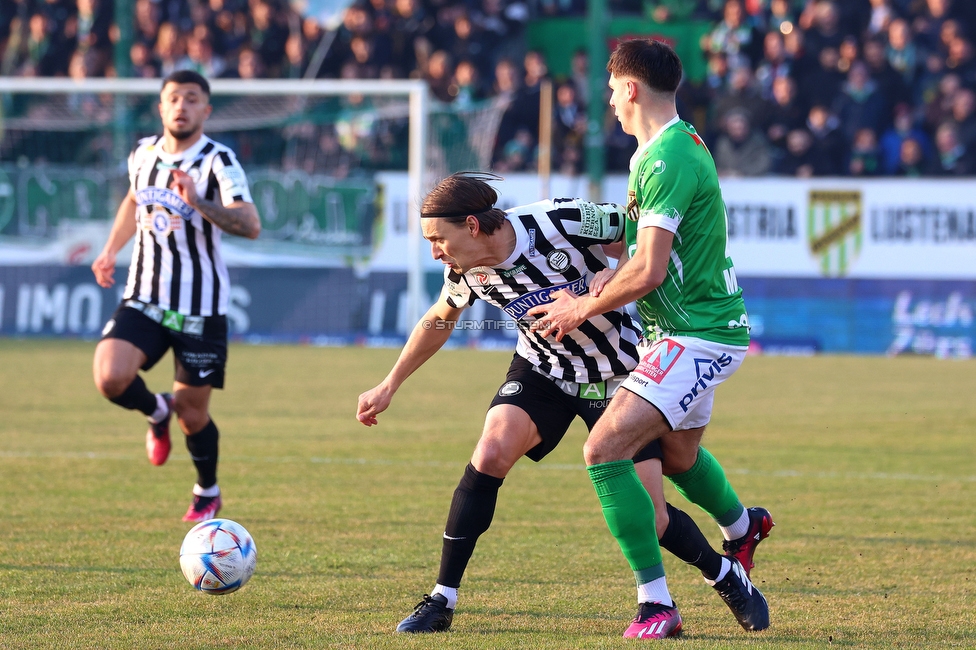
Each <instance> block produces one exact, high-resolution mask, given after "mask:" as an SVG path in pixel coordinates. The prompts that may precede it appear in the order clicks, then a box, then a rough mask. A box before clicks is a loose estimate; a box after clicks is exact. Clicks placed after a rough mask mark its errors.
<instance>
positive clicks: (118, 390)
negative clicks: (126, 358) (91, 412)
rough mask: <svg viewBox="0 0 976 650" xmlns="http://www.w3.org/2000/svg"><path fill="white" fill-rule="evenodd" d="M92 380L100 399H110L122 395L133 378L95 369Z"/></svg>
mask: <svg viewBox="0 0 976 650" xmlns="http://www.w3.org/2000/svg"><path fill="white" fill-rule="evenodd" d="M94 379H95V388H97V389H98V392H99V393H101V394H102V397H105V398H106V399H111V398H113V397H118V396H119V395H121V394H122V393H124V392H125V389H126V388H128V387H129V384H131V383H132V380H133V379H135V377H130V376H128V375H123V374H119V373H112V372H106V371H104V370H101V369H99V368H96V369H95V372H94Z"/></svg>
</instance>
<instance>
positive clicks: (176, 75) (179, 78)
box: [163, 70, 210, 97]
mask: <svg viewBox="0 0 976 650" xmlns="http://www.w3.org/2000/svg"><path fill="white" fill-rule="evenodd" d="M166 84H196V85H198V86H200V89H201V90H202V91H203V92H205V93H206V94H207V96H208V97H209V96H210V84H209V83H207V80H206V78H204V76H203V75H202V74H200V73H199V72H195V71H193V70H175V71H173V72H171V73H169V75H167V76H166V78H165V79H163V88H165V87H166Z"/></svg>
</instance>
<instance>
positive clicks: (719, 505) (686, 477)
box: [668, 447, 745, 526]
mask: <svg viewBox="0 0 976 650" xmlns="http://www.w3.org/2000/svg"><path fill="white" fill-rule="evenodd" d="M668 479H669V480H670V481H671V483H672V484H673V485H674V487H675V488H676V489H677V490H678V492H679V493H680V494H681V496H683V497H684V498H686V499H688V500H689V501H691V502H692V503H694V504H695V505H696V506H698V507H699V508H701V509H702V510H704V511H705V512H707V513H708V514H709V515H710V516H711V517H712V519H714V520H715V521H716V522H718V525H719V526H730V525H732V524H734V523H735V522H736V521H737V520H738V519H739V517H740V516H742V513H743V511H744V510H745V508H744V507H743V506H742V502H741V501H739V497H738V496H737V495H736V493H735V490H733V489H732V485H731V484H730V483H729V480H728V479H727V478H725V470H723V469H722V466H721V465H719V464H718V461H717V460H715V457H714V456H712V455H711V454H710V453H708V450H707V449H705V448H704V447H699V448H698V459H697V460H696V461H695V464H694V465H692V467H691V469H689V470H688V471H687V472H685V473H683V474H675V475H674V476H669V477H668Z"/></svg>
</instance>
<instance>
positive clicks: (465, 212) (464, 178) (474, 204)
mask: <svg viewBox="0 0 976 650" xmlns="http://www.w3.org/2000/svg"><path fill="white" fill-rule="evenodd" d="M500 180H502V177H501V176H498V175H497V174H487V173H479V172H457V173H456V174H451V175H450V176H448V177H447V178H445V179H444V180H442V181H441V182H440V183H438V184H437V185H436V186H435V187H434V189H432V190H431V191H430V192H429V193H428V194H427V196H426V197H424V204H423V205H422V206H421V208H420V217H421V218H422V219H443V220H444V221H447V222H448V223H451V224H454V225H461V224H463V223H464V222H465V220H466V219H467V218H468V217H469V216H473V217H474V218H475V219H477V220H478V224H479V225H480V227H481V230H482V231H484V233H485V234H486V235H491V234H492V233H494V232H495V230H497V229H498V228H500V227H501V225H502V224H503V223H505V211H504V210H501V209H500V208H496V207H495V202H496V201H498V192H496V191H495V188H493V187H492V186H491V185H489V184H488V181H500Z"/></svg>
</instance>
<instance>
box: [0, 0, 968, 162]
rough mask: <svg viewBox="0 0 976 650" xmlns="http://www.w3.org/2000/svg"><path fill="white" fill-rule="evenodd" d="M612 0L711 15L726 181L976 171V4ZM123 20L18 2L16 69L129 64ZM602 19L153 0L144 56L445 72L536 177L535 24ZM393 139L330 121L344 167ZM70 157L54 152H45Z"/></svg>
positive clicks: (6, 34) (140, 29)
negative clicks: (336, 12)
mask: <svg viewBox="0 0 976 650" xmlns="http://www.w3.org/2000/svg"><path fill="white" fill-rule="evenodd" d="M610 7H611V9H612V11H613V12H614V13H615V15H620V14H628V13H629V14H632V15H635V16H644V17H647V18H648V19H652V20H655V21H657V22H658V23H667V22H672V21H691V20H697V21H708V23H709V24H710V25H711V28H710V29H709V30H708V31H707V33H706V35H705V36H704V37H703V38H702V40H701V50H702V57H703V58H704V59H705V60H706V61H707V73H706V74H705V75H704V77H703V78H702V79H701V80H699V81H692V80H686V81H685V83H684V84H683V85H682V88H681V89H680V91H679V110H680V112H681V114H682V115H683V116H685V117H686V118H687V119H690V120H691V121H693V122H694V123H695V124H696V126H697V127H698V128H699V130H700V131H701V132H703V133H705V134H706V139H707V141H708V142H710V143H713V149H714V151H715V153H716V157H717V158H719V159H720V167H721V169H722V173H723V174H725V175H740V176H747V175H762V174H781V175H790V176H793V175H796V176H811V175H812V176H818V175H847V174H852V175H858V176H862V175H907V176H919V175H922V176H959V175H970V174H972V173H973V171H974V170H976V49H974V43H976V2H972V1H970V0H844V1H838V0H724V1H723V0H698V1H697V2H693V1H691V0H643V2H640V1H638V0H612V1H611V2H610ZM112 12H113V5H112V3H111V2H109V1H108V0H0V53H2V58H0V74H3V75H21V76H70V77H75V78H81V77H99V76H115V75H116V71H115V68H114V65H113V60H114V59H113V43H114V42H117V41H118V29H117V28H116V26H115V25H114V24H113V16H112ZM584 12H585V2H582V1H581V0H356V1H355V2H354V3H353V4H352V5H351V6H349V7H348V8H347V9H346V10H345V11H344V13H343V16H342V22H341V24H340V25H339V27H338V28H337V29H335V30H327V29H325V28H323V26H322V25H321V24H319V22H318V21H317V20H316V19H315V18H314V17H311V16H303V15H301V14H299V13H298V12H296V10H295V9H293V8H292V5H290V4H289V3H287V2H285V1H284V0H136V1H135V3H134V17H133V24H134V39H133V42H132V45H131V47H130V50H129V57H130V60H131V68H132V74H133V76H139V77H156V76H160V75H166V74H167V73H169V72H171V71H172V70H174V69H179V68H191V69H194V70H197V71H199V72H201V73H203V74H205V75H207V76H210V77H215V78H220V77H223V78H237V77H239V78H245V79H246V78H261V77H270V78H301V77H313V78H314V77H318V78H373V79H387V78H389V79H394V78H408V77H410V78H421V79H426V80H427V81H428V82H429V84H430V87H431V91H432V95H433V97H435V98H436V99H437V100H438V101H439V102H442V103H444V104H447V105H455V104H456V105H458V106H464V107H469V106H472V105H476V104H478V103H479V102H483V101H486V100H487V101H491V102H494V104H495V106H498V107H500V108H499V110H500V113H501V117H500V120H499V124H498V133H497V137H496V140H495V142H494V145H493V147H492V148H491V165H492V167H494V168H495V169H498V170H500V171H518V170H531V169H535V165H536V156H537V138H538V122H539V118H538V106H539V91H540V82H541V81H542V80H543V79H545V78H547V77H550V76H551V75H550V74H549V72H548V68H547V62H546V60H545V55H544V54H543V53H542V52H537V51H530V50H528V48H527V46H526V42H525V31H526V25H527V24H528V22H529V21H530V20H546V19H547V18H553V17H570V16H581V15H583V13H584ZM586 65H587V62H586V60H585V54H582V53H577V55H575V56H574V61H573V73H572V74H571V75H563V76H558V77H557V78H554V79H552V80H553V82H554V88H555V98H554V101H553V106H554V120H553V123H554V140H553V155H554V160H553V169H555V170H557V171H560V172H563V173H568V174H577V173H581V172H582V171H583V163H582V159H583V152H582V147H583V146H584V145H583V141H584V138H583V135H584V133H585V115H586V101H587V94H588V92H587V89H586V88H585V87H584V86H583V84H582V81H583V80H585V72H584V70H585V66H586ZM599 99H600V100H601V101H602V98H599ZM77 101H78V102H79V103H80V106H79V107H77V108H78V110H82V111H87V113H88V114H93V115H94V114H98V113H99V112H100V111H102V112H104V111H106V110H107V108H106V107H104V106H100V105H99V98H97V97H87V98H86V97H80V98H79V99H78V100H77ZM607 124H608V141H607V147H608V168H609V169H610V170H611V171H623V170H625V169H626V165H627V161H628V158H629V154H627V149H628V147H629V146H632V142H630V141H629V140H628V138H626V137H625V136H623V134H622V133H619V132H615V131H614V127H612V126H610V125H611V124H612V120H608V122H607ZM340 126H341V125H340ZM295 128H299V127H297V126H296V127H295ZM389 137H391V136H390V134H388V133H375V134H368V136H363V134H359V135H358V136H356V137H350V136H349V135H348V130H347V132H346V133H343V132H342V129H341V128H340V130H339V131H338V132H336V131H334V130H333V131H330V130H329V129H326V128H319V129H318V131H317V132H316V137H315V141H316V142H319V143H320V144H321V146H322V147H323V148H325V149H327V150H336V151H337V153H336V155H335V156H333V159H335V160H339V161H342V162H341V164H340V166H341V167H343V168H345V169H348V168H349V167H350V166H352V167H354V166H355V165H357V164H366V165H367V166H372V167H373V168H376V167H377V166H378V165H381V164H387V163H390V162H391V161H384V160H380V159H377V160H372V161H370V160H366V161H364V160H363V158H362V155H361V152H362V151H363V150H370V151H372V152H373V153H374V154H375V155H377V156H379V152H382V151H384V150H385V149H384V146H383V145H382V141H383V139H384V138H389ZM364 139H365V140H369V141H370V142H369V143H368V144H367V145H364V144H363V142H362V140H364ZM90 148H91V147H90V146H88V149H90ZM356 149H358V150H359V153H357V152H356V151H355V150H356ZM255 150H256V151H264V152H265V153H266V152H267V151H268V149H264V148H255ZM271 150H272V151H273V150H274V149H273V148H272V149H271ZM13 155H21V156H23V155H25V152H24V151H19V152H18V151H14V150H12V149H9V143H5V149H4V151H3V152H2V156H3V157H4V158H6V159H10V158H9V156H13ZM86 155H89V156H93V157H96V158H97V157H99V155H100V154H99V153H98V152H94V153H92V152H91V151H89V152H88V154H86ZM52 156H54V154H53V153H51V152H45V150H44V148H43V146H42V147H34V149H32V150H31V152H29V155H28V157H30V158H36V157H40V158H45V159H51V158H52ZM320 157H321V156H320ZM263 162H269V161H267V160H265V161H263Z"/></svg>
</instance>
